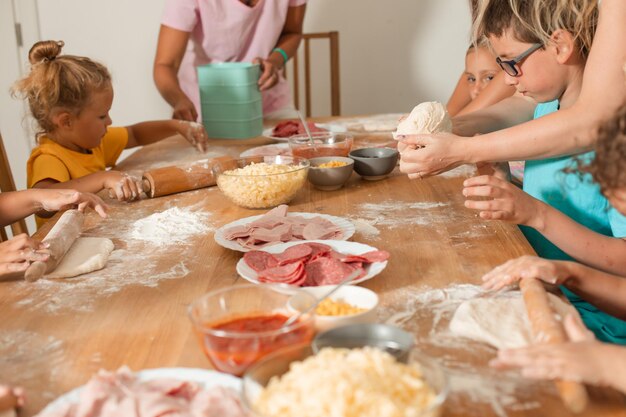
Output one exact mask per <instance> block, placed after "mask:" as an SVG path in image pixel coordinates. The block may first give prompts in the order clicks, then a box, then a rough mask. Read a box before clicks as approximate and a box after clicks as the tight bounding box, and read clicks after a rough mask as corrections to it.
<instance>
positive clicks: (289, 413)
mask: <svg viewBox="0 0 626 417" xmlns="http://www.w3.org/2000/svg"><path fill="white" fill-rule="evenodd" d="M447 392H448V383H447V378H446V375H445V373H444V372H443V370H442V368H441V367H440V366H439V365H438V364H437V362H436V361H435V360H433V359H432V358H428V357H426V356H423V355H421V354H419V353H415V354H414V355H412V360H411V361H410V362H409V363H406V364H405V363H401V362H399V361H397V360H396V359H395V358H394V357H393V356H392V355H390V354H388V353H386V352H384V351H382V350H379V349H376V348H373V347H369V346H366V347H363V348H355V349H344V348H324V349H322V350H321V351H320V352H318V353H317V354H314V353H313V351H312V349H311V347H310V346H308V345H299V346H292V347H289V348H285V349H282V350H280V351H278V352H276V353H274V354H272V355H270V356H267V357H266V358H264V359H263V360H262V361H260V362H258V363H257V364H255V365H254V366H253V367H251V368H250V369H249V370H248V371H247V372H246V373H245V374H244V377H243V392H242V397H243V403H244V406H245V407H246V408H248V410H250V412H251V414H252V415H253V416H254V417H320V416H342V417H438V416H439V415H440V411H441V408H442V404H443V402H444V401H445V398H446V396H447Z"/></svg>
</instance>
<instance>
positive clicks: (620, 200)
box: [604, 188, 626, 216]
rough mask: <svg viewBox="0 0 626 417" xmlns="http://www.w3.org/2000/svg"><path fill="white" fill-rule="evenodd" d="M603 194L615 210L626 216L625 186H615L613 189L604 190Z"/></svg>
mask: <svg viewBox="0 0 626 417" xmlns="http://www.w3.org/2000/svg"><path fill="white" fill-rule="evenodd" d="M604 195H605V196H606V198H607V199H608V200H609V203H611V205H612V206H613V207H615V210H617V211H619V212H620V213H622V214H623V215H624V216H626V188H617V189H614V190H606V191H605V192H604Z"/></svg>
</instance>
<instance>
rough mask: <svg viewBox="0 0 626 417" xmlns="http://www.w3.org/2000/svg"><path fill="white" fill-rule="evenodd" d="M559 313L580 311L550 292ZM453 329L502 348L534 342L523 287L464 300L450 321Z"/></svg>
mask: <svg viewBox="0 0 626 417" xmlns="http://www.w3.org/2000/svg"><path fill="white" fill-rule="evenodd" d="M548 297H549V299H550V304H551V305H552V308H553V309H554V310H555V312H556V314H557V317H558V318H559V319H561V318H562V317H564V316H565V315H566V314H576V311H575V310H574V308H573V307H571V306H569V305H567V304H566V303H564V302H563V301H562V300H560V299H559V298H558V297H556V296H555V295H553V294H548ZM450 331H451V332H452V333H453V334H455V335H457V336H462V337H467V338H470V339H473V340H477V341H479V342H484V343H487V344H489V345H491V346H493V347H495V348H498V349H514V348H520V347H524V346H528V345H530V344H531V343H532V341H533V338H532V336H531V335H532V333H531V329H530V323H529V321H528V315H527V314H526V307H525V305H524V299H523V298H522V294H521V292H519V291H512V292H506V293H503V294H498V295H494V296H492V297H483V298H475V299H471V300H467V301H464V302H463V303H461V305H460V306H459V308H458V309H457V310H456V312H455V313H454V316H453V317H452V320H451V321H450Z"/></svg>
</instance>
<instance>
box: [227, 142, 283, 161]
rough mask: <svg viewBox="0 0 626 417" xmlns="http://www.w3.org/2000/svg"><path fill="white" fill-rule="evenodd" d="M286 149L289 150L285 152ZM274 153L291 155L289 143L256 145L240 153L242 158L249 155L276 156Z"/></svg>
mask: <svg viewBox="0 0 626 417" xmlns="http://www.w3.org/2000/svg"><path fill="white" fill-rule="evenodd" d="M285 151H288V153H287V152H285ZM274 155H287V156H291V150H290V149H289V144H288V143H272V144H271V145H263V146H256V147H254V148H250V149H248V150H245V151H243V152H242V153H240V154H239V157H240V158H247V157H249V156H274Z"/></svg>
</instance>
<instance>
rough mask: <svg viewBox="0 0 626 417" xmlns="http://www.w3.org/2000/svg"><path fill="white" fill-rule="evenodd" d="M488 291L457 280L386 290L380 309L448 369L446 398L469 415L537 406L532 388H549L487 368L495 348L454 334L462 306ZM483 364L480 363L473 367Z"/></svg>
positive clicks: (499, 413) (503, 416)
mask: <svg viewBox="0 0 626 417" xmlns="http://www.w3.org/2000/svg"><path fill="white" fill-rule="evenodd" d="M482 294H483V290H482V289H481V287H479V286H477V285H471V284H456V285H452V286H449V287H447V288H442V289H433V288H429V287H421V288H420V287H405V288H400V289H397V290H394V291H391V292H389V293H387V294H386V295H385V297H384V300H385V301H384V304H383V305H381V306H380V307H379V311H378V316H379V320H380V321H383V322H385V323H387V324H392V325H395V326H398V327H402V328H404V329H405V330H407V331H409V332H411V333H412V334H414V335H415V336H416V339H417V343H418V346H419V349H420V350H421V351H423V352H424V353H426V354H427V355H429V356H431V357H433V358H437V359H435V360H436V361H437V362H438V363H439V364H440V365H441V366H442V367H444V368H445V370H446V373H447V375H448V378H449V381H448V382H449V388H450V395H449V398H448V400H447V404H448V406H449V407H452V408H453V409H459V408H460V407H463V409H467V404H468V403H471V404H475V405H476V407H474V408H472V409H469V410H467V414H466V415H468V416H482V415H484V413H483V411H484V408H485V407H488V408H491V409H492V410H493V412H494V413H495V414H496V415H497V416H499V417H506V416H507V415H508V413H509V412H515V411H521V410H532V409H537V408H539V407H540V406H541V404H540V403H539V402H538V401H537V400H536V398H535V396H534V395H533V392H537V391H538V390H541V389H543V390H544V391H543V392H546V391H549V390H550V389H551V388H550V385H549V384H546V385H545V386H539V387H538V384H540V383H538V382H536V381H528V380H524V379H522V378H520V377H519V376H517V375H515V374H510V373H502V372H501V371H497V370H494V369H491V368H489V367H488V366H487V361H488V359H489V358H491V357H493V356H494V355H495V350H494V349H493V348H491V347H489V346H487V345H483V344H480V343H477V342H472V341H469V340H468V339H465V338H461V337H458V336H455V335H453V334H451V333H450V332H449V330H448V325H449V322H450V319H451V318H452V315H453V314H454V312H455V310H456V309H457V307H458V306H459V305H460V304H461V303H462V302H463V301H465V300H468V299H471V298H475V297H477V296H480V295H482ZM468 357H469V358H473V359H468ZM473 363H479V364H481V365H473Z"/></svg>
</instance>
